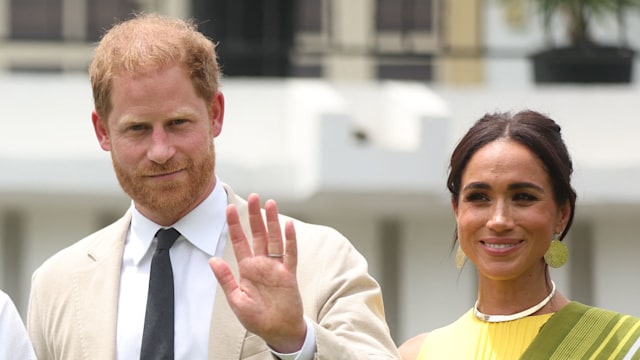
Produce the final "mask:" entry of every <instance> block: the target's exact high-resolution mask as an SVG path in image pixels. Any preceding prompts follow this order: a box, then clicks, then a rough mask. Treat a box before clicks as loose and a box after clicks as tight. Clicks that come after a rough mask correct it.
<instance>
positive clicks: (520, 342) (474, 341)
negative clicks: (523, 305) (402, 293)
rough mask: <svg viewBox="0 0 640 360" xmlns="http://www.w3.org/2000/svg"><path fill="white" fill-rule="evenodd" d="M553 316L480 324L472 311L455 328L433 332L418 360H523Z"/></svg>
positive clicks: (421, 350) (458, 321)
mask: <svg viewBox="0 0 640 360" xmlns="http://www.w3.org/2000/svg"><path fill="white" fill-rule="evenodd" d="M552 315H553V313H551V314H544V315H536V316H527V317H524V318H522V319H518V320H513V321H506V322H500V323H488V322H484V321H481V320H478V319H477V318H476V317H475V316H474V315H473V309H472V310H469V311H468V312H467V313H465V314H464V315H463V316H462V317H460V318H459V319H458V320H456V321H455V322H453V323H452V324H449V325H447V326H445V327H441V328H439V329H436V330H433V331H431V332H429V334H428V335H427V336H426V338H425V341H424V343H423V344H422V346H421V349H420V352H419V353H418V358H417V360H425V359H446V360H473V359H475V360H515V359H519V358H520V356H521V355H522V354H523V353H524V351H525V350H526V349H527V347H528V346H529V344H531V342H532V341H533V339H534V338H535V337H536V335H538V332H539V331H540V327H542V325H544V324H545V323H546V322H547V320H549V318H550V317H551V316H552Z"/></svg>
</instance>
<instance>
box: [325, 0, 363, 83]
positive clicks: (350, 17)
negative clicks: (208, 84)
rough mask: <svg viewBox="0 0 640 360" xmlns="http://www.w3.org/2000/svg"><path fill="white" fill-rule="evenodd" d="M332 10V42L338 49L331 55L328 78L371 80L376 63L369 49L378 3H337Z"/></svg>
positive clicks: (354, 0)
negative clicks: (369, 53)
mask: <svg viewBox="0 0 640 360" xmlns="http://www.w3.org/2000/svg"><path fill="white" fill-rule="evenodd" d="M331 10H332V11H331V14H330V15H331V18H330V22H331V24H330V26H331V36H332V39H333V40H332V41H331V42H332V43H333V44H334V45H335V46H336V48H337V50H336V52H334V53H332V54H329V55H328V56H327V60H326V63H325V69H326V72H327V77H328V78H329V79H341V80H357V81H362V80H367V79H371V78H372V77H374V65H375V62H374V59H372V58H371V56H369V55H368V50H367V49H368V48H369V47H370V46H371V43H372V39H373V36H374V17H375V16H374V15H375V4H374V1H373V0H349V1H344V0H333V2H332V3H331Z"/></svg>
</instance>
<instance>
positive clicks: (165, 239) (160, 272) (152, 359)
mask: <svg viewBox="0 0 640 360" xmlns="http://www.w3.org/2000/svg"><path fill="white" fill-rule="evenodd" d="M178 236H180V233H179V232H178V231H177V230H176V229H174V228H169V229H160V230H158V233H157V234H156V237H157V238H158V247H157V248H156V251H155V253H154V254H153V259H152V260H151V272H150V274H149V294H148V296H147V312H146V313H145V316H144V332H143V334H142V350H141V351H140V359H141V360H173V341H174V325H173V270H172V269H171V259H170V258H169V249H170V248H171V246H172V245H173V243H175V242H176V239H177V238H178Z"/></svg>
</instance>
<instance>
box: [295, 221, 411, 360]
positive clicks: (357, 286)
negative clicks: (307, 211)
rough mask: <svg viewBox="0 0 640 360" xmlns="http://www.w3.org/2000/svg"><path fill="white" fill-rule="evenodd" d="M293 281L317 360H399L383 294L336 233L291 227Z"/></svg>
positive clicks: (363, 262) (364, 264) (352, 249)
mask: <svg viewBox="0 0 640 360" xmlns="http://www.w3.org/2000/svg"><path fill="white" fill-rule="evenodd" d="M295 226H296V234H297V238H298V254H299V259H298V282H299V285H300V291H301V294H302V297H303V304H304V308H305V315H306V316H307V317H308V318H310V319H312V320H313V321H314V322H315V324H314V328H315V332H316V355H315V358H316V359H337V360H339V359H345V360H347V359H349V360H353V359H363V360H364V359H367V360H370V359H399V358H400V355H399V353H398V350H397V348H396V346H395V344H394V342H393V340H392V338H391V336H390V334H389V328H388V326H387V323H386V321H385V314H384V307H383V301H382V293H381V289H380V286H379V285H378V283H377V282H376V280H375V279H374V278H373V277H371V275H369V273H368V265H367V262H366V260H365V258H364V257H363V256H362V255H361V254H360V253H359V252H358V251H357V250H356V249H355V247H354V246H353V245H352V244H351V243H350V242H349V241H348V240H347V239H346V238H345V237H344V236H342V235H341V234H340V233H338V232H337V231H335V230H333V229H331V228H328V227H323V226H317V225H309V224H304V223H300V222H296V223H295Z"/></svg>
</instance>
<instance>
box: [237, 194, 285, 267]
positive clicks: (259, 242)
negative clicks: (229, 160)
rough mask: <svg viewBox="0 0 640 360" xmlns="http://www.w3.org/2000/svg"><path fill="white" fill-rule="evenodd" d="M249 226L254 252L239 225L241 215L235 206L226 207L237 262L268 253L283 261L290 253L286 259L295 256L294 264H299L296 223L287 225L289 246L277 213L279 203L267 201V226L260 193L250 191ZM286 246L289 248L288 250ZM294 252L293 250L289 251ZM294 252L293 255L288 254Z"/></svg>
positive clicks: (265, 207) (265, 205) (267, 254)
mask: <svg viewBox="0 0 640 360" xmlns="http://www.w3.org/2000/svg"><path fill="white" fill-rule="evenodd" d="M247 202H248V213H249V225H250V227H251V235H252V237H253V251H252V250H251V247H250V246H249V242H248V241H247V238H246V236H245V233H244V231H243V229H242V226H241V225H240V217H239V215H238V211H237V209H236V207H235V206H234V205H229V206H227V223H228V225H229V237H230V238H231V243H232V244H233V249H234V252H235V254H236V258H237V259H238V261H240V260H242V259H244V258H247V257H250V256H252V255H255V256H269V257H271V258H272V259H274V260H280V261H282V260H283V257H282V255H284V254H285V252H286V253H287V254H286V255H287V256H286V258H291V257H292V258H293V263H291V265H294V267H295V266H296V265H297V264H296V263H297V245H296V234H295V229H294V228H293V223H292V222H291V221H289V222H288V223H287V224H286V225H285V238H286V239H285V240H284V241H286V246H285V244H284V243H283V234H282V229H281V227H280V220H279V216H278V206H277V204H276V202H275V201H274V200H267V201H266V202H265V204H264V212H265V214H266V225H265V221H264V218H263V214H262V209H261V207H260V197H259V196H258V194H251V195H249V197H248V198H247ZM285 249H286V250H285ZM290 251H292V252H290ZM289 255H291V256H289Z"/></svg>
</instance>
